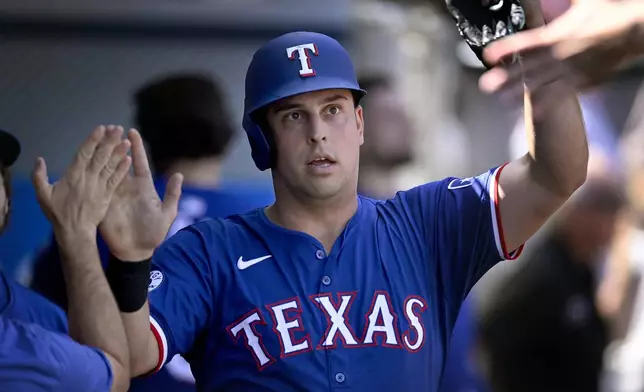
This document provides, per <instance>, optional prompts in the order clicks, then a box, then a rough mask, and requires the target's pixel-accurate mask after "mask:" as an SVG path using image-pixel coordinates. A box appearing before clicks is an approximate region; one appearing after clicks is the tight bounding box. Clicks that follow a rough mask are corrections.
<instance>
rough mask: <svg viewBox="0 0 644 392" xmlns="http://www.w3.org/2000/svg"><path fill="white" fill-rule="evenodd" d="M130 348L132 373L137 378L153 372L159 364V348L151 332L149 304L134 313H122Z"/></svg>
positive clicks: (146, 303)
mask: <svg viewBox="0 0 644 392" xmlns="http://www.w3.org/2000/svg"><path fill="white" fill-rule="evenodd" d="M121 318H122V320H123V325H124V326H125V332H126V334H127V340H128V343H129V347H130V373H131V375H132V377H137V376H140V375H143V374H146V373H149V372H151V371H152V370H154V368H155V367H156V366H157V364H158V362H159V346H158V343H157V341H156V339H155V337H154V335H153V334H152V331H151V330H150V307H149V304H148V302H147V301H146V302H145V305H143V307H142V308H141V309H139V310H138V311H136V312H133V313H123V312H121Z"/></svg>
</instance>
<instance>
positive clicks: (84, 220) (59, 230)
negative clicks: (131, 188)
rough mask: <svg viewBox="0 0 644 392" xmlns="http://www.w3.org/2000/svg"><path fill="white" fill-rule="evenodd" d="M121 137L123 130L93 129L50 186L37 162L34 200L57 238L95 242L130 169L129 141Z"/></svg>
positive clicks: (43, 165)
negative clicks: (61, 175)
mask: <svg viewBox="0 0 644 392" xmlns="http://www.w3.org/2000/svg"><path fill="white" fill-rule="evenodd" d="M122 136H123V129H122V128H117V127H114V126H109V127H107V128H106V127H104V126H100V127H98V128H96V129H95V130H94V132H92V134H91V135H90V136H89V137H88V138H87V140H85V142H84V143H83V144H82V145H81V146H80V148H79V149H78V151H77V152H76V157H75V159H74V162H73V163H72V164H71V165H70V166H69V167H68V168H67V170H66V171H65V175H64V176H63V178H61V179H60V180H59V181H57V182H56V183H54V184H53V185H52V184H50V183H49V180H48V178H47V166H46V164H45V160H44V159H43V158H38V160H37V161H36V167H35V168H34V171H33V175H32V181H33V184H34V187H35V188H36V196H37V198H38V202H39V204H40V207H41V208H42V210H43V212H44V213H45V215H46V216H47V218H48V219H49V221H50V222H51V223H52V225H53V227H54V232H55V233H56V236H57V238H59V239H60V236H63V237H64V238H65V239H70V240H72V241H73V240H74V238H78V237H79V236H80V237H82V238H84V239H85V238H87V239H89V238H91V239H92V240H93V241H95V240H96V228H97V226H98V224H99V223H100V222H101V220H102V219H103V217H104V216H105V213H106V211H107V209H108V206H109V204H110V199H111V198H112V195H113V194H114V191H115V190H116V188H117V186H118V185H119V183H120V182H121V180H122V179H123V178H124V177H125V175H126V174H127V172H128V170H129V168H130V164H131V160H130V158H129V157H128V156H127V152H128V150H129V149H130V141H129V140H122Z"/></svg>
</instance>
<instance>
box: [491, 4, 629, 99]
mask: <svg viewBox="0 0 644 392" xmlns="http://www.w3.org/2000/svg"><path fill="white" fill-rule="evenodd" d="M545 1H549V0H545ZM545 1H544V4H547V3H546V2H545ZM624 3H625V2H624V1H611V0H577V1H576V3H575V4H573V5H572V6H571V7H570V8H569V9H568V10H567V11H566V12H565V13H564V14H563V15H561V16H560V17H559V18H556V19H555V20H554V21H552V22H551V23H550V24H548V25H546V26H542V27H540V28H537V29H532V30H527V31H524V32H521V33H518V34H516V35H512V36H510V37H507V38H504V39H501V40H499V41H497V42H494V43H492V44H490V46H489V47H487V48H486V49H485V51H484V57H485V59H486V60H487V62H489V63H491V64H499V62H500V61H501V60H502V59H506V58H510V57H511V56H513V55H515V54H517V53H518V54H521V55H523V61H522V65H519V64H517V63H515V64H509V65H498V66H497V67H495V68H493V69H492V70H490V71H488V72H486V73H485V74H484V75H483V76H482V77H481V79H480V87H481V89H482V90H483V91H485V92H489V93H506V94H508V93H509V94H510V95H515V94H522V91H523V90H522V87H523V83H524V82H526V84H527V85H528V87H529V89H530V90H531V91H538V89H540V88H543V87H546V86H548V85H549V84H551V83H552V82H554V81H564V82H565V83H566V84H568V85H569V86H571V87H573V88H575V89H583V88H587V87H592V86H595V85H597V84H599V83H601V82H602V81H604V80H605V78H606V77H607V76H608V75H610V74H611V73H612V72H613V71H615V69H616V68H617V66H619V65H620V64H621V63H622V62H623V61H624V60H625V59H627V58H628V57H630V56H631V55H632V48H633V45H632V42H631V40H630V38H631V34H630V33H631V31H632V23H631V20H632V18H629V15H626V14H625V13H626V12H628V8H627V7H624V6H623V5H624Z"/></svg>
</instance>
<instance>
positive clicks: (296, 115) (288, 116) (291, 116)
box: [284, 112, 303, 121]
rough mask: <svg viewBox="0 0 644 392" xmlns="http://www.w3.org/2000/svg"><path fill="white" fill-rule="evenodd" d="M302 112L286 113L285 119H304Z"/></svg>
mask: <svg viewBox="0 0 644 392" xmlns="http://www.w3.org/2000/svg"><path fill="white" fill-rule="evenodd" d="M302 117H303V116H302V113H300V112H290V113H286V114H285V115H284V119H285V120H288V121H298V120H301V119H302Z"/></svg>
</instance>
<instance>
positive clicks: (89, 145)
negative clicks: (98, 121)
mask: <svg viewBox="0 0 644 392" xmlns="http://www.w3.org/2000/svg"><path fill="white" fill-rule="evenodd" d="M105 131H106V128H105V126H103V125H99V126H98V127H96V129H94V131H93V132H92V133H91V134H90V135H89V137H88V138H87V139H85V141H84V142H83V144H81V146H80V147H79V149H78V151H77V152H76V160H75V162H74V164H73V166H74V167H78V168H83V169H84V168H85V167H87V165H89V163H90V162H91V161H92V157H93V156H94V151H96V148H97V147H98V145H99V143H100V142H101V140H103V136H105Z"/></svg>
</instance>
